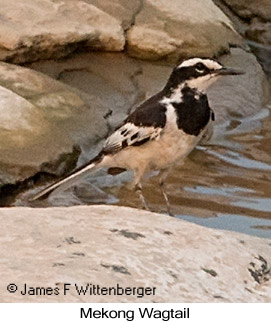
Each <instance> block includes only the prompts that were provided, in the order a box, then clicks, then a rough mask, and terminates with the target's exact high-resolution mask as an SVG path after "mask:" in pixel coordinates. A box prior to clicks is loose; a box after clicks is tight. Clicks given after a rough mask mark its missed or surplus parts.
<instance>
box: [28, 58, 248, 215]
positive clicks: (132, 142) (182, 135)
mask: <svg viewBox="0 0 271 323" xmlns="http://www.w3.org/2000/svg"><path fill="white" fill-rule="evenodd" d="M239 74H243V72H241V71H239V70H235V69H231V68H225V67H223V66H222V65H221V64H220V63H218V62H217V61H215V60H213V59H202V58H191V59H188V60H186V61H184V62H183V63H181V64H180V65H178V66H177V67H175V68H174V69H173V71H172V73H171V75H170V77H169V79H168V81H167V83H166V85H165V87H164V88H163V89H162V90H161V91H160V92H159V93H157V94H155V95H154V96H152V97H151V98H149V99H148V100H146V101H145V102H143V103H142V104H141V105H140V106H138V107H137V108H136V109H135V110H134V111H133V112H132V113H131V114H130V115H129V116H128V117H127V118H126V119H125V120H124V122H123V123H122V124H121V125H120V126H119V127H118V128H117V129H116V130H115V131H114V132H113V133H112V134H111V135H110V136H109V137H108V138H107V139H106V140H105V143H104V145H103V148H102V150H101V152H100V153H99V154H98V155H97V156H96V157H95V158H94V159H92V160H90V161H89V162H88V163H87V164H85V165H83V166H82V167H80V168H79V169H76V170H75V171H74V172H72V173H71V174H69V175H68V176H66V177H64V178H62V179H60V180H59V181H57V182H56V183H54V184H52V185H50V186H49V187H47V188H45V189H44V190H43V191H41V192H40V193H39V194H37V195H36V196H34V197H33V198H32V200H36V199H39V198H41V197H47V196H48V195H49V194H50V193H51V192H53V191H54V190H56V189H57V188H59V187H60V186H61V187H62V186H63V188H67V187H69V186H71V185H73V184H74V182H75V181H77V180H78V179H79V178H81V176H82V175H87V174H88V172H89V171H93V170H96V169H98V168H101V167H107V168H108V171H109V173H113V172H117V171H120V172H121V171H124V170H132V171H133V172H134V179H133V182H132V186H133V188H134V189H135V191H136V192H137V193H138V195H139V198H140V199H141V201H142V203H143V205H144V207H145V208H146V209H147V208H148V207H147V204H146V201H145V199H144V196H143V194H142V186H141V180H142V178H143V176H144V175H145V174H146V173H148V172H150V171H152V170H158V171H160V172H159V176H160V180H159V183H160V187H161V191H162V193H163V196H164V198H165V201H166V204H167V210H168V213H169V214H170V215H171V211H170V203H169V200H168V197H167V194H166V192H165V189H164V182H165V179H166V177H167V174H168V172H169V170H170V169H171V168H172V167H173V166H174V165H175V164H176V163H177V162H180V161H182V160H183V159H185V157H187V155H188V154H189V153H190V152H191V151H192V150H193V149H194V147H195V146H196V145H197V144H198V143H199V141H200V140H201V139H202V137H203V136H204V134H205V133H206V131H207V129H208V127H209V125H210V123H212V121H213V120H214V112H213V111H212V109H211V108H210V106H209V104H208V99H207V96H206V94H205V91H206V89H207V88H208V87H209V86H210V85H211V84H212V83H214V82H215V81H216V80H218V79H219V78H220V77H221V76H223V75H239Z"/></svg>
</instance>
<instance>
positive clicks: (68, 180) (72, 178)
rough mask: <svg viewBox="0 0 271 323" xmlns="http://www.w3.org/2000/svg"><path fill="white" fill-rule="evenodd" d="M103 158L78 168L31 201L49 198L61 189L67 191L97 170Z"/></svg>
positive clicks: (95, 159)
mask: <svg viewBox="0 0 271 323" xmlns="http://www.w3.org/2000/svg"><path fill="white" fill-rule="evenodd" d="M102 159H103V157H102V156H101V155H98V156H97V157H95V158H94V159H92V160H91V161H90V162H88V163H87V164H84V165H83V166H81V167H80V168H77V169H76V170H74V171H73V172H72V173H70V174H69V175H67V176H65V177H64V178H61V179H59V180H58V181H57V182H55V183H53V184H52V185H50V186H48V187H46V188H45V189H44V190H42V191H41V192H39V193H38V194H36V195H34V196H33V197H31V198H30V199H29V200H30V201H35V200H38V199H40V198H43V199H45V198H47V197H48V196H49V195H50V194H51V193H52V192H53V191H55V190H56V189H58V188H60V187H61V190H65V189H66V188H68V187H70V186H71V185H73V184H74V183H76V182H77V181H78V180H79V179H80V178H82V177H84V176H86V175H87V173H88V171H90V170H91V169H94V168H96V167H97V166H99V164H100V162H101V160H102Z"/></svg>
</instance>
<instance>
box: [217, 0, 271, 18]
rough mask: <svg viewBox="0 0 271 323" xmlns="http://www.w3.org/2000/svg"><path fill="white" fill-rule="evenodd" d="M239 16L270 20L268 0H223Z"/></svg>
mask: <svg viewBox="0 0 271 323" xmlns="http://www.w3.org/2000/svg"><path fill="white" fill-rule="evenodd" d="M223 1H224V2H225V3H226V4H227V5H228V6H229V7H230V8H231V9H232V10H233V11H234V12H235V13H236V14H237V15H238V16H239V17H242V18H245V19H252V18H253V17H260V18H261V19H262V20H265V21H271V6H270V0H256V1H255V0H223Z"/></svg>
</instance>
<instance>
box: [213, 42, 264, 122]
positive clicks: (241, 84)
mask: <svg viewBox="0 0 271 323" xmlns="http://www.w3.org/2000/svg"><path fill="white" fill-rule="evenodd" d="M220 61H221V62H222V63H223V64H224V65H225V66H231V67H237V68H239V69H241V70H243V71H244V72H245V75H241V76H227V77H224V78H222V79H221V80H219V81H218V82H216V83H215V84H214V85H213V86H212V87H211V88H210V90H208V97H209V102H210V105H211V107H212V108H213V109H214V111H215V114H216V121H217V124H219V123H221V122H223V121H226V120H230V119H231V118H234V117H236V116H238V118H240V117H241V118H242V117H246V116H249V115H254V114H256V113H257V111H260V110H261V109H262V108H263V107H266V106H267V104H268V103H269V102H270V101H269V100H270V84H269V83H268V81H267V78H266V76H265V74H264V72H263V69H262V67H261V65H260V64H259V63H258V62H257V59H256V58H255V56H254V55H253V54H251V53H248V52H245V51H244V50H242V49H238V48H235V49H232V50H231V55H225V56H223V57H221V58H220Z"/></svg>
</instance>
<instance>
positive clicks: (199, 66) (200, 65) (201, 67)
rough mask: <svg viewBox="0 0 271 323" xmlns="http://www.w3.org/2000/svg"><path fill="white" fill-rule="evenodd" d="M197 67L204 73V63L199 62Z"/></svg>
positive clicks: (198, 70)
mask: <svg viewBox="0 0 271 323" xmlns="http://www.w3.org/2000/svg"><path fill="white" fill-rule="evenodd" d="M195 68H196V71H197V72H199V73H203V72H204V70H205V66H204V65H203V64H202V63H197V64H196V66H195Z"/></svg>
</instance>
